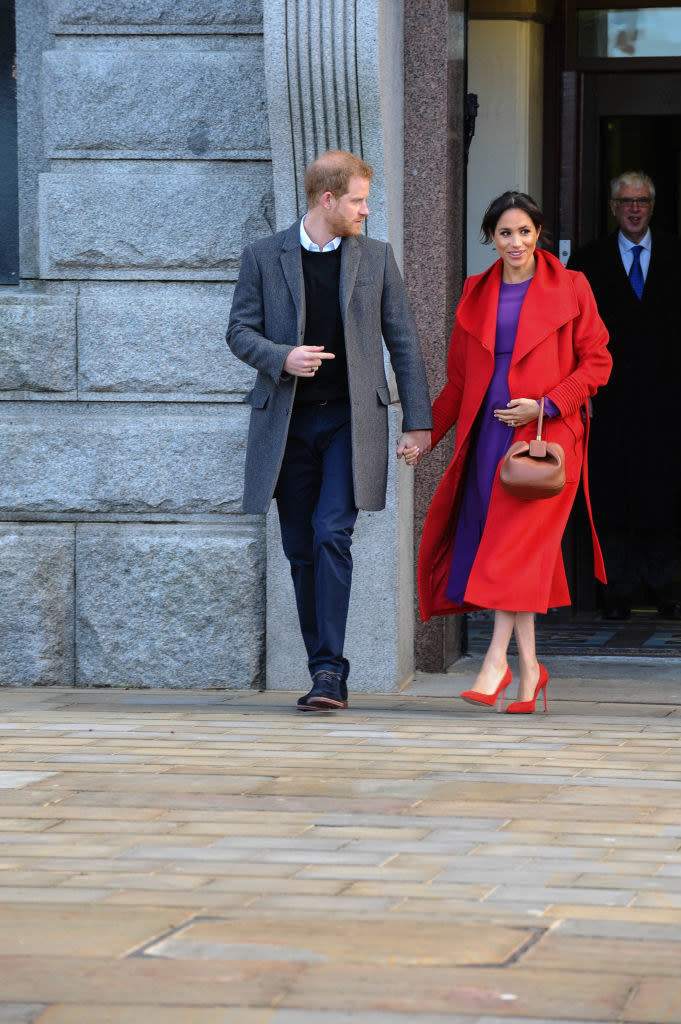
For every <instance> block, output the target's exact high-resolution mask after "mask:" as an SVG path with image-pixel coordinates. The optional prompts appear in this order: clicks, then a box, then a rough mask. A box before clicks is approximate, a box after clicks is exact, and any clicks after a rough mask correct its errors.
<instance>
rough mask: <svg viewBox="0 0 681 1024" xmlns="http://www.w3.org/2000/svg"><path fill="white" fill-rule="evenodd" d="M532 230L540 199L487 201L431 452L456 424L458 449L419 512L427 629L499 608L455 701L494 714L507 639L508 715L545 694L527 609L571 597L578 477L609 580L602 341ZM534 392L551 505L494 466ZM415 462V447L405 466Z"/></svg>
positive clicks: (593, 312)
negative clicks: (592, 416) (561, 460)
mask: <svg viewBox="0 0 681 1024" xmlns="http://www.w3.org/2000/svg"><path fill="white" fill-rule="evenodd" d="M542 225H543V216H542V213H541V210H539V208H538V207H537V205H536V203H535V202H534V201H533V200H532V199H531V198H530V197H529V196H527V195H525V194H524V193H518V192H506V193H504V195H502V196H499V197H498V198H497V199H495V200H494V201H493V202H492V203H491V204H490V206H489V208H488V210H487V212H486V214H485V217H484V219H483V222H482V236H483V239H484V240H485V241H486V242H492V243H493V244H494V246H495V247H496V249H497V252H498V253H499V256H500V259H498V260H497V262H496V263H494V264H493V265H492V266H491V267H490V268H489V269H488V270H486V271H485V272H484V273H483V274H477V275H475V276H474V277H470V278H468V280H467V281H466V283H465V285H464V290H463V295H462V297H461V301H460V303H459V306H458V309H457V313H456V322H455V324H454V331H453V333H452V339H451V343H450V348H449V356H448V361H447V383H446V384H445V386H444V387H443V389H442V391H441V392H440V394H439V395H438V397H437V398H436V400H435V402H434V404H433V419H434V424H435V426H434V429H433V432H432V437H431V446H432V447H435V445H436V444H437V443H438V441H440V440H441V439H442V437H444V435H445V434H446V433H447V431H448V430H449V429H450V428H451V427H452V426H453V425H454V424H455V423H456V448H455V452H454V457H453V459H452V461H451V463H450V465H449V467H448V469H447V471H446V472H445V474H444V477H443V479H442V481H441V483H440V486H439V487H438V489H437V491H436V493H435V496H434V498H433V500H432V502H431V505H430V509H429V510H428V515H427V517H426V521H425V525H424V529H423V537H422V541H421V550H420V553H419V565H418V585H419V598H420V604H421V614H422V617H423V619H424V621H427V620H428V619H430V617H431V616H432V615H451V614H458V613H461V612H466V611H472V610H474V609H478V608H493V609H495V616H494V631H493V636H492V640H491V643H490V646H489V648H488V650H487V653H486V655H485V658H484V660H483V663H482V667H481V669H480V672H479V673H478V676H477V678H476V681H475V688H474V689H473V690H468V691H466V692H465V693H464V694H462V696H464V697H465V698H466V699H467V700H469V701H472V702H474V703H478V704H485V705H489V706H493V705H494V704H495V703H496V700H497V698H499V710H501V708H502V703H503V695H504V690H505V689H506V687H507V686H508V685H509V684H510V682H511V679H512V676H511V672H510V669H509V668H508V662H507V650H508V645H509V642H510V639H511V635H512V633H513V632H514V631H515V635H516V642H517V645H518V655H519V667H520V681H519V689H518V700H517V701H516V702H515V703H514V704H511V705H510V706H509V707H508V708H507V711H510V712H526V711H533V710H534V706H535V701H536V697H537V695H538V694H539V693H540V692H541V691H542V689H543V690H544V701H545V706H546V683H547V681H548V673H547V672H546V670H545V668H544V667H543V665H540V664H539V662H538V661H537V655H536V650H535V635H534V614H535V612H546V611H547V610H548V609H549V608H553V607H556V606H559V605H567V604H569V603H570V595H569V592H568V587H567V580H566V578H565V569H564V566H563V558H562V554H561V539H562V536H563V532H564V530H565V526H566V523H567V520H568V516H569V514H570V510H571V508H572V505H573V502H574V499H575V495H576V493H577V488H578V485H579V480H580V477H581V478H582V480H583V484H584V492H585V495H586V501H587V508H588V512H589V518H590V520H591V532H592V537H593V545H594V558H595V570H596V576H597V577H598V579H600V580H604V579H605V571H604V567H603V559H602V556H601V551H600V548H599V545H598V539H597V537H596V533H595V530H594V525H593V518H592V516H591V505H590V502H589V490H588V482H587V463H586V442H587V437H588V422H589V421H588V415H587V414H586V409H587V401H588V398H589V397H590V396H591V395H593V394H595V392H596V390H597V388H599V387H601V386H602V385H604V384H605V383H606V381H607V380H608V377H609V375H610V368H611V365H612V360H611V357H610V354H609V352H608V350H607V347H606V346H607V342H608V333H607V331H606V329H605V326H604V325H603V322H602V321H601V319H600V317H599V316H598V312H597V309H596V303H595V301H594V297H593V295H592V292H591V289H590V287H589V284H588V283H587V280H586V278H585V277H584V275H583V274H581V273H576V272H573V271H569V270H566V269H565V268H564V267H563V265H562V264H561V263H560V262H559V260H557V259H556V258H555V257H554V256H551V255H550V254H549V253H548V252H546V251H545V250H543V249H537V248H536V246H537V240H538V238H539V235H540V233H541V229H542ZM541 398H544V400H545V410H544V416H545V418H544V429H543V431H542V436H543V438H544V439H545V440H547V441H557V442H558V443H559V444H560V445H562V447H563V449H564V451H565V469H566V483H565V487H564V488H563V490H562V491H561V493H560V494H558V495H556V496H555V497H553V498H547V499H542V500H532V501H527V500H524V499H521V498H516V497H513V496H511V495H509V494H507V493H506V492H505V491H504V490H503V489H502V487H501V484H500V483H499V473H498V467H499V462H500V461H501V459H502V458H503V456H504V454H505V452H506V450H507V449H508V447H509V446H510V445H511V443H512V442H514V441H530V440H531V439H532V438H533V437H535V436H536V428H537V423H536V420H537V418H538V415H539V401H540V400H541ZM422 454H423V453H421V452H419V451H417V450H416V449H412V450H411V451H410V452H409V453H407V461H408V462H410V463H411V464H414V463H415V462H417V461H418V460H419V458H421V457H422Z"/></svg>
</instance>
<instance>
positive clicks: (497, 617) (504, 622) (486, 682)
mask: <svg viewBox="0 0 681 1024" xmlns="http://www.w3.org/2000/svg"><path fill="white" fill-rule="evenodd" d="M515 620H516V612H502V611H500V610H497V611H495V613H494V629H493V631H492V639H491V640H490V645H489V647H488V648H487V653H486V654H485V657H484V659H483V662H482V666H481V668H480V671H479V672H478V674H477V676H476V679H475V684H474V687H473V688H474V689H475V690H477V691H478V693H494V691H495V690H496V688H497V686H498V685H499V683H500V682H501V679H502V677H503V675H504V673H505V672H506V669H507V668H508V659H507V656H506V655H507V652H508V645H509V643H510V642H511V634H512V633H513V627H514V625H515Z"/></svg>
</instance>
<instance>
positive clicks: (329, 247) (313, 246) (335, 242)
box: [300, 217, 342, 252]
mask: <svg viewBox="0 0 681 1024" xmlns="http://www.w3.org/2000/svg"><path fill="white" fill-rule="evenodd" d="M341 242H342V238H341V237H340V235H336V237H335V238H332V239H331V241H330V242H327V243H326V245H325V246H324V248H323V249H320V248H319V246H318V245H317V243H316V242H313V241H312V239H311V238H310V236H309V235H308V233H307V231H306V230H305V217H301V218H300V244H301V245H302V247H303V249H307V251H308V252H333V251H334V250H335V249H337V248H338V246H339V245H340V244H341Z"/></svg>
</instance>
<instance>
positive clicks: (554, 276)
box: [456, 249, 579, 365]
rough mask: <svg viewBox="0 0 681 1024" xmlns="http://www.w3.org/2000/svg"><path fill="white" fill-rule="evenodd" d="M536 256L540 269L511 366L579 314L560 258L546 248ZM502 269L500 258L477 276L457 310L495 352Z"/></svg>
mask: <svg viewBox="0 0 681 1024" xmlns="http://www.w3.org/2000/svg"><path fill="white" fill-rule="evenodd" d="M536 258H537V269H536V272H535V275H534V278H533V279H532V284H531V285H530V287H529V288H528V290H527V295H526V296H525V301H524V302H523V306H522V309H521V311H520V320H519V322H518V334H517V337H516V342H515V349H514V351H513V359H512V362H511V365H514V364H515V363H517V362H519V361H520V360H521V359H522V358H523V357H524V356H526V355H527V353H528V352H530V351H531V350H532V349H533V348H534V347H535V346H536V345H538V344H539V343H540V342H541V341H543V340H544V338H546V337H548V335H549V334H553V332H554V331H557V330H558V329H559V328H560V327H562V326H563V325H564V324H566V323H569V321H570V320H573V319H574V318H575V317H576V316H578V315H579V304H578V302H577V297H576V296H575V293H574V290H573V289H572V288H571V287H566V281H565V276H564V275H563V274H562V270H563V267H562V264H561V263H560V261H559V260H557V259H556V257H555V256H552V255H551V254H550V253H548V252H546V251H545V250H544V249H537V250H536ZM501 270H502V262H501V260H500V259H498V260H497V261H496V263H493V264H492V266H491V267H490V268H489V269H488V270H486V271H485V272H484V273H482V274H479V275H478V276H477V277H476V278H474V283H473V285H472V287H471V288H470V290H469V292H468V294H467V295H466V296H465V298H464V299H462V301H461V302H460V303H459V308H458V309H457V312H456V316H457V320H458V321H459V323H460V325H461V327H463V329H464V330H465V331H466V332H467V333H468V334H471V335H472V336H473V337H474V338H477V339H478V340H479V341H480V343H481V345H482V346H483V348H485V349H487V350H488V351H489V352H494V339H495V335H496V330H497V306H498V303H499V286H500V284H501Z"/></svg>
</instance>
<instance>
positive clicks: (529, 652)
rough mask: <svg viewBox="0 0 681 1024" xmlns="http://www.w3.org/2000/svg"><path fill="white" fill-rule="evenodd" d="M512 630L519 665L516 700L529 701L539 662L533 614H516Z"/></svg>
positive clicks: (537, 674) (535, 681) (534, 685)
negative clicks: (513, 631) (516, 646)
mask: <svg viewBox="0 0 681 1024" xmlns="http://www.w3.org/2000/svg"><path fill="white" fill-rule="evenodd" d="M514 628H515V640H516V644H517V645H518V661H519V663H520V683H519V686H518V700H531V698H532V697H533V696H534V691H535V687H536V685H537V683H538V682H539V662H538V661H537V650H536V646H535V639H534V612H516V613H515V627H514Z"/></svg>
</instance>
